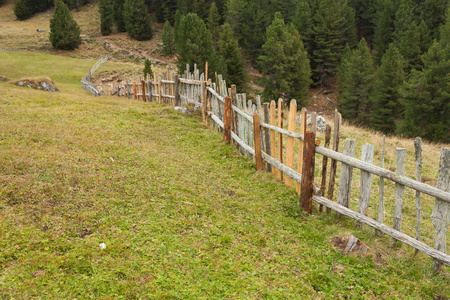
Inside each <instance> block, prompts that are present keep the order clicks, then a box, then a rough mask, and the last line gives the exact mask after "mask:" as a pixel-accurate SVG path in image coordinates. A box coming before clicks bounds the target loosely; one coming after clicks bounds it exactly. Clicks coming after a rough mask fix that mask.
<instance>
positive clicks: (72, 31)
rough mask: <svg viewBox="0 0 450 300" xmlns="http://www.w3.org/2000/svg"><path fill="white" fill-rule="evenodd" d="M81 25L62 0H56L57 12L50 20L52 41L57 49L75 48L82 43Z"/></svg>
mask: <svg viewBox="0 0 450 300" xmlns="http://www.w3.org/2000/svg"><path fill="white" fill-rule="evenodd" d="M80 33H81V30H80V27H79V26H78V24H77V22H76V21H75V20H74V19H73V18H72V16H71V14H70V11H69V8H68V7H67V5H66V4H64V2H63V1H62V0H55V12H54V14H53V17H52V18H51V20H50V42H51V44H52V46H53V48H55V49H62V50H73V49H75V48H77V47H78V46H79V45H80V44H81V37H80Z"/></svg>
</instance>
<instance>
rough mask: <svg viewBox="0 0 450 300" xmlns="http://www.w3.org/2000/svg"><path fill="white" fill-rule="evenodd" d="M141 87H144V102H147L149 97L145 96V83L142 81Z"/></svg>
mask: <svg viewBox="0 0 450 300" xmlns="http://www.w3.org/2000/svg"><path fill="white" fill-rule="evenodd" d="M141 87H142V101H144V102H147V95H146V94H145V81H144V80H142V81H141Z"/></svg>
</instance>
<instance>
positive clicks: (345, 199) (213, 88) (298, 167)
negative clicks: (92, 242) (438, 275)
mask: <svg viewBox="0 0 450 300" xmlns="http://www.w3.org/2000/svg"><path fill="white" fill-rule="evenodd" d="M205 69H207V65H206V66H205ZM113 94H115V95H117V96H120V97H126V98H128V99H136V100H142V101H157V102H158V103H164V104H168V105H172V106H183V105H188V104H190V105H191V106H192V105H193V106H194V109H198V110H199V111H200V112H201V114H202V120H203V123H204V124H205V125H207V124H208V120H212V124H213V126H214V127H215V128H217V130H218V131H220V132H221V133H222V135H223V141H226V142H228V143H231V142H233V143H234V144H235V145H236V147H237V148H238V150H239V151H240V152H241V154H243V155H246V156H248V157H251V158H252V159H255V162H256V168H257V170H262V169H266V170H267V171H268V172H270V173H272V175H273V176H275V177H277V178H278V179H279V180H280V181H284V182H285V184H286V185H287V186H290V187H295V191H296V193H297V194H298V195H300V206H301V207H302V208H303V209H305V210H306V211H307V212H308V213H311V211H312V205H311V204H312V201H314V202H316V203H318V204H319V211H322V208H323V207H326V208H327V209H328V210H334V211H336V212H337V213H338V214H340V215H345V216H347V217H350V218H352V219H355V220H356V221H357V225H358V226H357V227H359V228H360V227H361V225H362V224H366V225H368V226H371V227H373V228H374V229H375V230H376V233H377V235H378V236H381V234H382V233H384V234H387V235H389V236H390V237H392V238H393V240H394V243H395V242H397V241H401V242H403V243H405V244H408V245H410V246H412V247H414V248H415V249H417V251H422V252H423V253H425V254H427V255H429V256H430V257H432V258H433V259H434V261H433V268H434V269H435V270H438V269H439V268H440V266H441V265H442V264H443V263H444V264H447V265H450V256H449V255H447V254H446V253H445V252H446V243H447V239H446V237H447V232H448V231H447V229H448V223H449V219H450V217H449V213H450V207H449V206H450V190H449V186H450V184H449V181H450V150H449V149H446V148H443V150H442V153H441V161H440V166H441V167H440V169H441V170H440V173H439V178H438V185H437V187H433V186H430V185H428V184H425V183H422V182H421V181H419V180H413V179H411V178H408V177H406V176H405V175H404V171H403V170H402V169H404V165H403V158H404V152H405V151H404V149H402V148H398V149H397V152H398V155H399V156H398V161H397V170H396V171H395V172H393V171H390V170H387V169H384V168H383V164H384V142H383V149H382V160H381V167H378V166H375V165H374V164H373V151H374V149H373V148H374V147H373V146H372V145H370V144H366V145H364V146H363V149H362V157H361V159H357V158H355V157H354V153H355V141H354V140H351V139H346V140H345V145H344V152H343V153H339V152H338V149H339V143H340V127H341V115H340V114H339V113H338V112H337V111H335V118H334V126H333V129H334V133H333V134H332V132H331V131H332V130H331V126H330V125H327V126H326V130H325V131H326V133H325V143H324V146H320V144H321V141H320V140H318V139H316V130H317V115H316V114H315V113H314V112H313V113H311V114H310V115H308V114H307V110H306V109H305V108H302V109H301V112H300V117H301V118H300V120H297V103H296V101H295V100H291V101H290V102H289V103H286V104H288V106H289V109H287V110H286V108H285V104H284V101H283V100H282V99H279V100H278V101H277V102H276V101H271V102H270V103H264V104H263V103H261V100H260V98H259V97H256V99H255V101H252V100H249V99H247V96H246V94H239V93H237V92H236V87H235V86H234V85H231V87H227V85H226V82H225V80H223V78H222V76H221V75H216V77H215V82H212V80H210V79H208V78H206V76H205V75H204V74H200V71H199V70H198V69H197V67H196V65H194V70H193V71H192V73H191V71H190V68H189V65H187V67H186V71H185V72H184V74H182V75H176V74H174V73H173V72H170V71H169V70H167V72H166V73H165V74H155V75H154V76H153V79H152V78H150V77H147V78H146V80H144V78H136V79H135V80H124V81H122V82H121V83H120V84H119V85H118V86H117V87H116V88H113V90H112V91H111V95H113ZM307 120H308V121H307ZM297 121H298V122H299V123H300V124H299V125H300V126H299V128H297ZM285 122H286V123H285ZM285 127H287V129H286V128H285ZM298 129H299V131H300V132H298ZM332 136H333V143H332V144H331V137H332ZM383 141H384V138H383ZM417 153H419V151H416V156H417ZM316 155H319V156H321V157H322V165H321V168H319V167H318V166H316V165H315V158H316ZM328 161H330V163H329V162H328ZM338 162H340V163H341V170H340V171H341V174H340V176H339V177H338V176H337V170H338V168H337V163H338ZM419 162H420V163H419ZM416 165H417V166H419V165H421V158H418V157H416ZM316 168H317V169H319V170H320V171H321V175H322V176H321V182H320V183H317V185H316V184H315V182H314V180H315V179H314V174H315V173H317V172H316V171H319V170H316ZM354 168H356V169H359V170H361V187H360V198H359V201H358V205H357V206H358V208H357V211H353V210H352V209H350V202H351V200H352V199H351V187H352V177H353V176H352V174H353V169H354ZM418 172H419V171H418ZM327 174H329V176H328V182H327ZM418 174H419V173H418ZM372 175H375V176H379V177H380V186H379V191H378V211H377V212H378V217H377V220H374V219H372V218H371V217H369V216H368V215H367V211H368V209H369V201H370V199H371V189H372V185H373V180H372ZM337 178H339V180H338V183H339V185H338V193H337V199H336V202H335V201H334V190H335V185H336V179H337ZM418 178H420V176H419V177H418ZM385 180H388V181H392V182H393V183H394V184H395V209H394V213H393V223H394V225H393V226H392V227H390V226H388V225H386V224H384V216H385V211H384V205H385V204H384V189H385V187H386V186H385ZM404 187H408V188H411V189H413V190H415V191H416V209H417V230H416V231H417V232H416V237H415V238H413V237H411V236H409V235H407V234H405V233H403V232H402V231H401V223H402V210H403V209H402V208H403V201H404V199H403V198H404ZM420 193H424V194H426V195H429V196H432V197H436V204H435V206H434V208H433V212H432V214H431V222H432V224H433V226H434V228H435V233H436V234H435V247H434V248H433V247H431V246H429V245H427V244H425V243H423V242H421V241H420V237H421V234H420V228H421V227H420V223H421V222H422V219H421V202H420ZM325 194H327V197H325Z"/></svg>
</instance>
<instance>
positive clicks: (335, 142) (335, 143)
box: [327, 109, 342, 212]
mask: <svg viewBox="0 0 450 300" xmlns="http://www.w3.org/2000/svg"><path fill="white" fill-rule="evenodd" d="M341 119H342V118H341V114H340V113H338V111H337V109H336V110H335V111H334V135H333V151H336V152H338V151H339V138H340V136H339V133H340V131H341ZM336 169H337V161H336V160H334V159H332V160H331V166H330V181H329V182H328V194H327V196H328V199H330V200H333V194H334V184H335V182H336ZM329 211H330V209H327V212H329Z"/></svg>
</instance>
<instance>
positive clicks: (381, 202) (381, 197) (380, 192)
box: [375, 135, 386, 237]
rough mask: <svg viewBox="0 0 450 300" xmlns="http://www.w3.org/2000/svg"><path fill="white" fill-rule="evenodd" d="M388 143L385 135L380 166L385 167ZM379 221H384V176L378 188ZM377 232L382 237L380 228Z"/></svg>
mask: <svg viewBox="0 0 450 300" xmlns="http://www.w3.org/2000/svg"><path fill="white" fill-rule="evenodd" d="M385 145H386V136H385V135H383V144H382V146H381V162H380V167H381V168H384V148H385ZM377 221H378V222H379V223H381V224H383V222H384V178H383V177H380V188H379V190H378V214H377ZM375 234H376V235H377V236H378V237H382V236H383V233H382V232H381V231H379V230H377V229H376V230H375Z"/></svg>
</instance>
